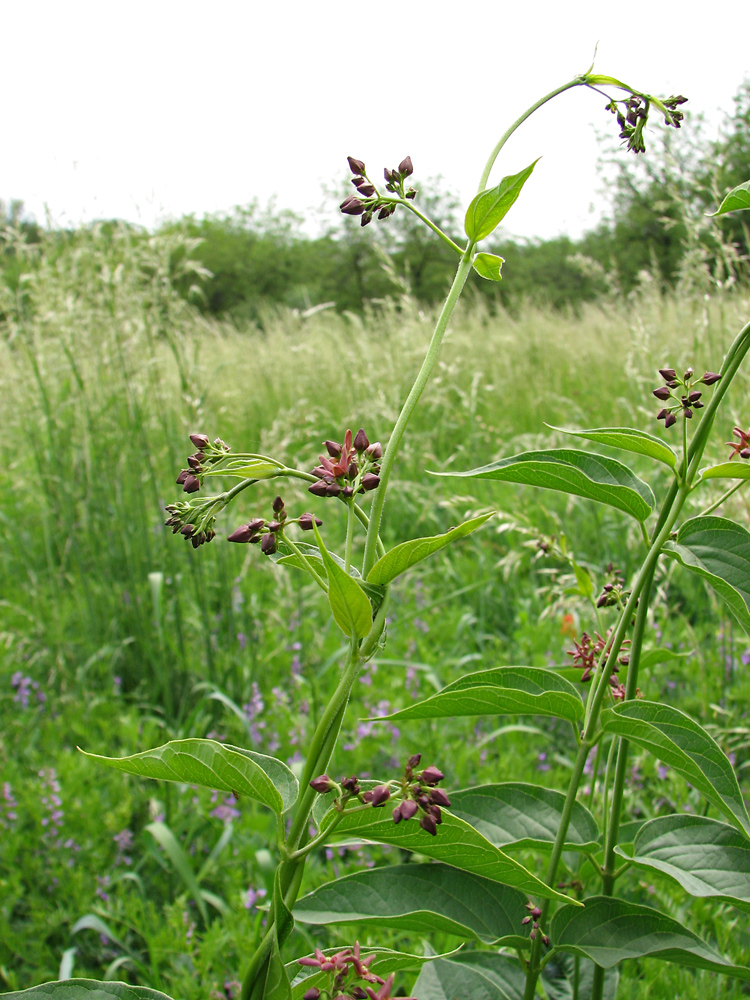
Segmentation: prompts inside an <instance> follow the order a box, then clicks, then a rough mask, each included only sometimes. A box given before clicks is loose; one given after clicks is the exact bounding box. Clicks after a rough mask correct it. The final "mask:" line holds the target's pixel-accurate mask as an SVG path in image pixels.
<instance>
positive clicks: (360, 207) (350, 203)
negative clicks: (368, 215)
mask: <svg viewBox="0 0 750 1000" xmlns="http://www.w3.org/2000/svg"><path fill="white" fill-rule="evenodd" d="M339 208H340V209H341V211H342V212H343V213H344V215H361V214H362V213H363V212H364V210H365V206H364V204H363V203H362V202H361V201H360V200H359V198H355V197H354V195H353V194H352V195H349V197H348V198H345V199H344V200H343V201H342V202H341V204H340V205H339Z"/></svg>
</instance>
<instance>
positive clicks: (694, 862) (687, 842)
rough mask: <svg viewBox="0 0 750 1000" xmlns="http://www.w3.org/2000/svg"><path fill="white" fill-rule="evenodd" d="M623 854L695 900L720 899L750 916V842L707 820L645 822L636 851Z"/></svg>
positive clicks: (663, 818)
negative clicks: (673, 883)
mask: <svg viewBox="0 0 750 1000" xmlns="http://www.w3.org/2000/svg"><path fill="white" fill-rule="evenodd" d="M616 851H617V853H618V854H620V855H621V856H622V857H624V858H627V859H628V860H630V861H632V862H633V864H635V865H637V866H638V867H639V868H647V869H652V870H656V871H660V872H663V874H665V875H668V876H669V877H670V878H671V879H674V881H675V882H678V883H679V884H680V885H681V886H682V888H683V889H684V890H685V891H686V892H689V893H690V895H691V896H715V897H717V898H718V899H722V900H724V901H725V902H728V903H732V905H733V906H737V907H739V909H741V910H745V911H746V912H748V911H750V841H748V840H747V838H746V837H743V836H742V834H741V833H738V832H737V830H735V829H734V827H732V826H727V824H726V823H717V821H716V820H713V819H707V818H706V817H704V816H685V815H680V814H677V815H674V816H660V817H658V818H657V819H652V820H649V821H648V822H647V823H644V824H643V826H642V827H641V829H640V830H639V831H638V834H637V836H636V838H635V843H634V845H633V849H632V851H631V850H630V849H628V850H625V849H623V848H621V847H618V848H616Z"/></svg>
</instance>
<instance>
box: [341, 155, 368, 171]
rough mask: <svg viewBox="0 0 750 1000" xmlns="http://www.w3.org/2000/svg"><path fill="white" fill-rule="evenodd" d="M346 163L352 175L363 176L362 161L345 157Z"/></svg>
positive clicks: (363, 166) (363, 167)
mask: <svg viewBox="0 0 750 1000" xmlns="http://www.w3.org/2000/svg"><path fill="white" fill-rule="evenodd" d="M346 162H347V163H348V164H349V169H350V170H351V172H352V173H353V174H363V173H364V172H365V169H366V168H365V165H364V163H363V162H362V160H355V158H354V157H353V156H347V158H346Z"/></svg>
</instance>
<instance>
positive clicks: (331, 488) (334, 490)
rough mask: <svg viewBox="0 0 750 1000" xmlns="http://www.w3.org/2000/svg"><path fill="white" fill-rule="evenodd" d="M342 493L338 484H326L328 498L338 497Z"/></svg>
mask: <svg viewBox="0 0 750 1000" xmlns="http://www.w3.org/2000/svg"><path fill="white" fill-rule="evenodd" d="M340 493H341V487H340V486H339V484H338V483H326V496H327V497H337V496H338V495H339V494H340Z"/></svg>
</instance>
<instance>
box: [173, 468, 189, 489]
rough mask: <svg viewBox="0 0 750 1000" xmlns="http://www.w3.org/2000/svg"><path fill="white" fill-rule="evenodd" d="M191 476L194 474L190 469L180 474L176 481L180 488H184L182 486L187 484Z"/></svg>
mask: <svg viewBox="0 0 750 1000" xmlns="http://www.w3.org/2000/svg"><path fill="white" fill-rule="evenodd" d="M190 475H192V473H191V472H190V469H183V470H182V471H181V472H180V474H179V476H178V477H177V479H176V480H175V482H176V483H177V485H178V486H182V484H183V483H184V482H185V480H186V479H187V477H188V476H190Z"/></svg>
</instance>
